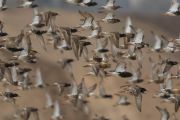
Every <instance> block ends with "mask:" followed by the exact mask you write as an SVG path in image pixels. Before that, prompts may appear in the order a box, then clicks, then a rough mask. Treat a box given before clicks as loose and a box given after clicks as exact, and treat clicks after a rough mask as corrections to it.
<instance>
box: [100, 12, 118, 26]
mask: <svg viewBox="0 0 180 120" xmlns="http://www.w3.org/2000/svg"><path fill="white" fill-rule="evenodd" d="M101 21H103V22H106V23H112V24H114V23H118V22H120V20H119V19H118V18H115V15H114V13H112V12H109V13H108V14H107V15H106V17H105V18H103V19H102V20H101Z"/></svg>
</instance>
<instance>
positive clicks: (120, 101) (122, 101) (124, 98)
mask: <svg viewBox="0 0 180 120" xmlns="http://www.w3.org/2000/svg"><path fill="white" fill-rule="evenodd" d="M116 95H117V96H118V97H119V98H118V101H117V103H116V104H115V105H114V106H118V105H129V104H130V102H129V101H128V97H127V96H124V95H119V94H116Z"/></svg>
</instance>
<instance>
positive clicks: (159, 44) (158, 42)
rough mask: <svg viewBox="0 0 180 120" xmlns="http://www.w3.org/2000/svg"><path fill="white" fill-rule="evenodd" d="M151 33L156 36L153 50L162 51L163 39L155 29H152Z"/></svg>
mask: <svg viewBox="0 0 180 120" xmlns="http://www.w3.org/2000/svg"><path fill="white" fill-rule="evenodd" d="M151 33H152V35H153V36H154V38H155V43H154V45H153V48H152V49H151V51H155V52H161V51H162V47H163V40H162V39H161V38H160V37H159V36H158V35H157V34H155V33H154V32H153V31H151Z"/></svg>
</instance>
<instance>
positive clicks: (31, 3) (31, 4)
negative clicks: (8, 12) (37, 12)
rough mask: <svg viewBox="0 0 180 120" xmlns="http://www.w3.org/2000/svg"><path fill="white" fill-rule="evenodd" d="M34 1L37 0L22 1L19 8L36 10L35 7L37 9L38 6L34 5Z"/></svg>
mask: <svg viewBox="0 0 180 120" xmlns="http://www.w3.org/2000/svg"><path fill="white" fill-rule="evenodd" d="M34 1H35V0H23V1H22V4H21V5H19V6H18V8H26V7H28V8H34V7H37V5H36V4H34Z"/></svg>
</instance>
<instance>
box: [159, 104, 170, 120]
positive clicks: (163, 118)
mask: <svg viewBox="0 0 180 120" xmlns="http://www.w3.org/2000/svg"><path fill="white" fill-rule="evenodd" d="M156 109H157V110H158V111H159V112H160V114H161V118H160V120H169V118H170V114H169V112H168V111H167V109H166V108H160V107H158V106H156Z"/></svg>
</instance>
